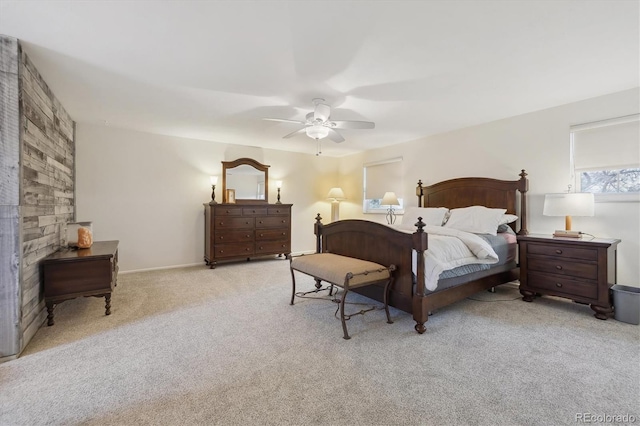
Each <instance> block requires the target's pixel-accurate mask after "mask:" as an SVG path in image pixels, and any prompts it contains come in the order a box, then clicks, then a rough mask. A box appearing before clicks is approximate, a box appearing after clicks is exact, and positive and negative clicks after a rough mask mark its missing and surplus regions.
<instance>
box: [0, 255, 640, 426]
mask: <svg viewBox="0 0 640 426" xmlns="http://www.w3.org/2000/svg"><path fill="white" fill-rule="evenodd" d="M296 277H297V281H298V289H299V290H304V289H311V288H313V280H312V279H311V278H309V277H306V276H304V275H296ZM290 292H291V277H290V273H289V268H288V262H286V261H284V260H279V261H278V260H265V261H251V262H248V263H245V262H241V263H232V264H223V265H220V266H218V268H216V269H215V270H210V269H208V268H207V267H206V266H205V265H202V266H201V267H189V268H180V269H172V270H164V271H152V272H140V273H132V274H121V275H120V277H119V284H118V287H117V288H116V291H115V292H114V294H113V299H112V315H111V316H104V299H97V298H82V299H76V300H71V301H67V302H64V303H62V304H60V305H59V306H58V307H57V308H56V317H55V320H56V324H55V326H53V327H47V326H44V327H43V328H41V329H40V330H39V331H38V333H37V334H36V336H35V337H34V339H33V340H32V342H31V343H30V344H29V345H28V347H27V348H26V350H25V351H24V353H23V354H22V356H21V357H20V358H18V359H16V360H13V361H9V362H6V363H4V364H0V424H1V425H3V426H5V425H45V424H56V425H58V424H64V425H73V424H83V425H104V424H110V425H178V424H180V425H190V424H203V425H204V424H206V425H213V424H215V425H312V424H322V425H324V424H327V425H343V424H344V425H396V424H403V425H468V424H472V425H533V424H535V425H561V424H576V423H580V421H579V419H578V417H577V416H582V418H583V419H584V418H587V417H585V416H624V415H627V416H633V417H634V418H635V422H636V423H640V361H639V360H640V344H639V343H640V327H638V326H635V325H630V324H625V323H621V322H618V321H615V320H613V319H610V320H607V321H599V320H597V319H595V318H594V317H593V316H592V311H591V309H590V308H589V307H588V306H584V305H579V304H576V303H573V302H571V301H568V300H564V299H558V298H548V297H545V298H541V299H536V301H535V302H533V303H525V302H522V301H521V300H520V298H519V293H518V290H517V285H516V284H507V285H504V286H501V287H499V288H498V289H497V292H496V293H488V292H486V293H482V294H478V295H476V296H474V297H473V298H472V299H475V300H472V299H467V300H464V301H461V302H459V303H456V304H454V305H451V306H449V307H447V308H444V309H441V310H440V311H438V312H436V313H435V314H434V315H433V316H431V317H430V319H429V321H428V323H427V324H426V325H427V332H426V333H425V334H424V335H418V334H417V333H416V332H415V331H414V329H413V325H414V322H413V321H412V319H411V317H410V315H408V314H406V313H404V312H401V311H398V310H395V309H392V310H391V314H392V318H393V319H394V321H395V323H394V324H387V323H386V320H385V315H384V310H382V309H381V308H382V306H381V305H380V304H378V303H377V302H374V301H370V300H369V299H366V298H364V297H361V296H358V295H356V294H350V295H349V298H348V299H349V300H350V301H351V302H356V303H365V304H372V305H375V306H376V307H377V309H376V310H374V311H372V312H368V313H367V314H365V315H364V316H363V315H358V316H355V317H353V318H352V319H351V320H350V321H348V327H349V332H350V334H351V336H352V339H351V340H348V341H347V340H343V339H342V329H341V326H340V320H339V319H337V318H336V317H335V316H334V313H335V310H336V307H337V305H336V304H335V303H332V302H330V301H327V300H313V299H300V298H298V299H296V304H295V305H294V306H290V305H289V299H290V295H291V293H290ZM362 308H363V306H360V305H351V306H350V309H347V310H348V311H349V310H351V311H354V310H355V311H357V310H360V309H362ZM595 418H596V419H598V418H597V417H595ZM603 419H604V420H622V421H618V422H615V421H609V422H606V423H608V424H624V423H625V421H624V418H622V417H619V418H613V417H608V418H603ZM577 420H578V421H577ZM592 423H593V422H592ZM627 423H631V421H630V420H628V421H627Z"/></svg>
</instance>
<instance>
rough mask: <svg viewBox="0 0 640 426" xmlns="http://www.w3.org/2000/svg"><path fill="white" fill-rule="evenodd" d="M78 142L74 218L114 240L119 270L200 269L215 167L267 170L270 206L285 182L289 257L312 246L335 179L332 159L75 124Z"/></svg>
mask: <svg viewBox="0 0 640 426" xmlns="http://www.w3.org/2000/svg"><path fill="white" fill-rule="evenodd" d="M76 140H77V144H76V149H77V162H76V172H77V178H76V182H77V188H76V191H77V198H76V200H77V206H76V213H77V215H76V216H77V217H76V218H77V220H79V221H93V230H94V239H95V240H112V239H113V240H120V250H119V256H120V258H119V265H120V270H121V271H131V270H140V269H150V268H161V267H171V266H178V265H188V264H194V263H201V264H202V265H203V266H204V261H203V255H204V213H203V212H204V207H203V203H207V202H209V201H210V200H211V185H210V183H209V176H210V175H220V174H221V171H222V164H221V161H231V160H235V159H237V158H240V157H251V158H253V159H255V160H257V161H259V162H261V163H264V164H268V165H270V166H271V167H270V168H269V180H270V182H269V201H270V202H275V201H276V187H275V181H276V180H282V181H283V186H282V190H281V191H282V192H281V195H282V196H281V201H282V202H283V203H292V204H293V207H292V216H293V217H292V242H291V243H292V251H293V252H300V251H307V250H313V249H314V248H315V236H314V235H313V223H314V217H315V215H316V214H317V213H321V214H322V215H323V216H324V217H329V213H330V208H331V206H330V203H329V202H328V201H327V200H326V194H327V192H328V191H329V189H330V188H331V187H332V186H336V184H337V181H338V174H337V170H338V161H337V159H335V158H329V157H322V156H320V157H317V156H315V155H313V154H309V155H305V154H299V153H290V152H284V151H276V150H268V149H262V148H256V147H250V146H238V145H229V144H223V143H215V142H208V141H200V140H192V139H181V138H176V137H169V136H160V135H154V134H149V133H142V132H137V131H130V130H123V129H116V128H112V127H105V126H93V125H87V124H78V125H77V129H76ZM301 143H304V142H301ZM314 149H315V148H314V145H313V144H312V143H311V142H310V143H309V152H310V153H313V152H315V151H314ZM219 182H220V183H221V182H222V181H221V180H220V181H219ZM216 200H218V201H221V200H222V188H221V185H218V187H217V188H216Z"/></svg>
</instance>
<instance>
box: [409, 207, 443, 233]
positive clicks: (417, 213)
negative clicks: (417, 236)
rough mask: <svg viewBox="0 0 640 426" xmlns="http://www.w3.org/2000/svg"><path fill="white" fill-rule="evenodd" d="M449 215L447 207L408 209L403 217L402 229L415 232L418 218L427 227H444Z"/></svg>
mask: <svg viewBox="0 0 640 426" xmlns="http://www.w3.org/2000/svg"><path fill="white" fill-rule="evenodd" d="M447 213H449V209H448V208H446V207H407V208H406V209H405V210H404V216H402V224H401V225H400V227H401V228H402V229H409V230H414V231H415V229H416V227H415V224H416V222H418V218H419V217H421V218H422V221H423V222H424V223H425V225H432V226H442V223H443V222H444V218H445V216H446V215H447Z"/></svg>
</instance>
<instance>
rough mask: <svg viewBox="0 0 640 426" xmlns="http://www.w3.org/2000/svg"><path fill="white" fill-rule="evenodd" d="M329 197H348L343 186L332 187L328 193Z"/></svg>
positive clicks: (335, 198) (340, 198)
mask: <svg viewBox="0 0 640 426" xmlns="http://www.w3.org/2000/svg"><path fill="white" fill-rule="evenodd" d="M327 198H330V199H333V200H344V199H345V198H346V197H345V196H344V192H342V188H331V189H330V190H329V193H328V194H327Z"/></svg>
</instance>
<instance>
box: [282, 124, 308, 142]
mask: <svg viewBox="0 0 640 426" xmlns="http://www.w3.org/2000/svg"><path fill="white" fill-rule="evenodd" d="M306 128H307V127H306V126H305V127H303V128H302V129H298V130H296V131H295V132H291V133H289V134H288V135H284V136H283V137H282V138H283V139H289V138H292V137H294V136H295V135H298V134H301V133H304V131H305V129H306Z"/></svg>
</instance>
